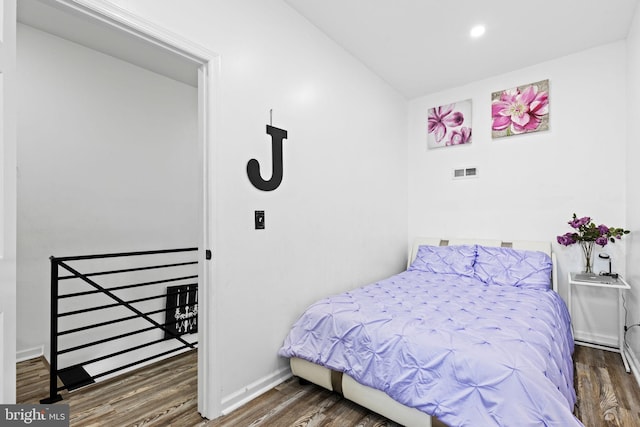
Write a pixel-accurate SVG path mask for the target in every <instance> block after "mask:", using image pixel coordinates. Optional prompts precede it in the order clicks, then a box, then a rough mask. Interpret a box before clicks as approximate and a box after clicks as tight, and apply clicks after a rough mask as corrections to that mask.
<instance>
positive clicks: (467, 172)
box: [453, 168, 478, 179]
mask: <svg viewBox="0 0 640 427" xmlns="http://www.w3.org/2000/svg"><path fill="white" fill-rule="evenodd" d="M477 176H478V169H477V168H460V169H454V170H453V179H462V178H476V177H477Z"/></svg>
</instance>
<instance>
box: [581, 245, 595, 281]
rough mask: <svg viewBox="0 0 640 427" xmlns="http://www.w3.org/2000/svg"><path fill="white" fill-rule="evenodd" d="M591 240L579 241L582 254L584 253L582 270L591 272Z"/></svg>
mask: <svg viewBox="0 0 640 427" xmlns="http://www.w3.org/2000/svg"><path fill="white" fill-rule="evenodd" d="M594 243H595V242H593V241H586V240H583V241H581V242H580V246H582V254H583V255H584V272H585V273H593V244H594Z"/></svg>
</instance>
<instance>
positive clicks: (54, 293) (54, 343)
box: [40, 256, 62, 404]
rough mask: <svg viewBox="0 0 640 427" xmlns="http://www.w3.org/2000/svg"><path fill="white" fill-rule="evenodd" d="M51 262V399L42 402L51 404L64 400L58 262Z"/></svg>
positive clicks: (55, 260)
mask: <svg viewBox="0 0 640 427" xmlns="http://www.w3.org/2000/svg"><path fill="white" fill-rule="evenodd" d="M49 259H50V260H51V335H50V340H49V347H50V355H51V356H50V360H49V397H47V398H46V399H42V400H40V403H43V404H49V403H55V402H59V401H61V400H62V396H61V395H60V394H58V260H57V259H56V258H55V257H53V256H52V257H50V258H49Z"/></svg>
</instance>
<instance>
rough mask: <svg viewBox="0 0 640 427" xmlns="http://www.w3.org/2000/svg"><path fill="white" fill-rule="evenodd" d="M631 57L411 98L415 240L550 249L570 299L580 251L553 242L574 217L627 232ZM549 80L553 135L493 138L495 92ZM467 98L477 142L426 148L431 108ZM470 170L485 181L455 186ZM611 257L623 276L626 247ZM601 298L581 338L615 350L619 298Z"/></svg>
mask: <svg viewBox="0 0 640 427" xmlns="http://www.w3.org/2000/svg"><path fill="white" fill-rule="evenodd" d="M625 55H626V50H625V43H624V42H618V43H614V44H609V45H605V46H602V47H598V48H595V49H591V50H588V51H584V52H581V53H576V54H573V55H570V56H566V57H563V58H560V59H557V60H554V61H549V62H545V63H541V64H538V65H535V66H532V67H529V68H525V69H521V70H518V71H515V72H512V73H508V74H503V75H500V76H495V77H493V78H490V79H486V80H482V81H478V82H475V83H472V84H469V85H466V86H462V87H458V88H453V89H450V90H446V91H443V92H439V93H436V94H432V95H428V96H424V97H421V98H418V99H415V100H412V101H411V102H410V106H409V157H408V158H409V236H416V235H426V236H436V237H439V236H444V237H464V236H472V237H485V238H492V237H493V238H502V239H504V240H516V239H528V240H544V241H550V242H551V241H552V242H553V243H554V250H555V251H556V252H557V254H558V260H559V273H560V274H559V278H560V291H561V294H562V295H563V296H564V295H565V294H566V274H567V272H568V271H576V270H579V269H580V268H581V267H582V261H581V258H580V256H581V255H580V249H579V247H578V246H571V247H569V248H565V247H559V245H558V244H557V243H556V242H555V240H556V236H557V235H559V234H564V233H565V232H568V231H570V230H571V228H570V227H569V226H568V225H567V221H569V220H570V219H571V216H572V214H573V213H574V212H575V213H577V214H578V215H579V216H591V217H592V218H594V220H595V221H596V222H597V223H598V224H600V223H604V224H608V225H611V226H617V227H627V226H628V225H629V224H627V223H625V218H626V216H627V215H626V212H625V209H624V206H625V195H626V193H625V191H626V188H625V182H626V179H627V178H626V169H627V168H626V164H625V162H624V160H623V159H624V158H625V155H626V142H625V141H626V138H627V130H626V120H627V116H626V113H625V112H624V105H625V103H626V68H625V66H626V62H625ZM544 79H549V84H550V130H549V131H545V132H539V133H534V134H527V135H519V136H512V137H507V138H500V139H496V140H492V139H491V107H490V105H491V93H492V92H495V91H498V90H502V89H508V88H512V87H515V86H520V85H524V84H527V83H533V82H536V81H540V80H544ZM468 98H471V99H472V100H473V142H472V143H471V144H470V145H468V146H454V147H447V148H438V149H432V150H428V149H427V143H426V118H427V110H428V108H430V107H434V106H437V105H442V104H448V103H451V102H456V101H460V100H464V99H468ZM469 166H474V167H477V168H478V172H479V177H478V178H476V179H466V180H458V181H454V180H452V179H451V176H452V170H453V169H454V168H459V167H469ZM605 250H606V251H607V252H608V253H610V254H611V255H612V257H613V263H614V269H615V270H616V271H619V272H624V271H625V270H624V269H625V265H624V245H620V244H618V245H609V246H607V247H606V249H605ZM596 268H600V267H599V265H598V264H596ZM613 297H615V295H613ZM603 300H604V302H602V304H603V305H602V306H601V307H600V308H594V310H593V311H592V314H593V313H596V312H597V313H602V315H600V316H598V315H595V316H593V317H586V318H584V317H583V316H581V313H574V314H576V317H577V318H576V319H575V321H576V327H577V332H578V333H577V335H579V333H580V332H584V330H585V329H586V328H587V327H588V326H593V325H595V326H596V327H597V328H598V329H600V328H601V331H600V333H601V334H602V335H603V338H604V339H607V340H613V342H615V336H616V334H615V315H614V314H613V313H615V311H614V310H615V299H612V298H607V296H606V295H605V296H604V297H603ZM585 322H587V323H585Z"/></svg>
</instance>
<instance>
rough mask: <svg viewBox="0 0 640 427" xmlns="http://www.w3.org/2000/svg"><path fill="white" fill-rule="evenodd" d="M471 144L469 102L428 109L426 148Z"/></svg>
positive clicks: (468, 100)
mask: <svg viewBox="0 0 640 427" xmlns="http://www.w3.org/2000/svg"><path fill="white" fill-rule="evenodd" d="M469 143H471V100H470V99H467V100H465V101H460V102H456V103H455V104H448V105H441V106H439V107H434V108H429V118H428V125H427V146H428V147H429V148H439V147H446V146H450V145H460V144H469Z"/></svg>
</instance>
